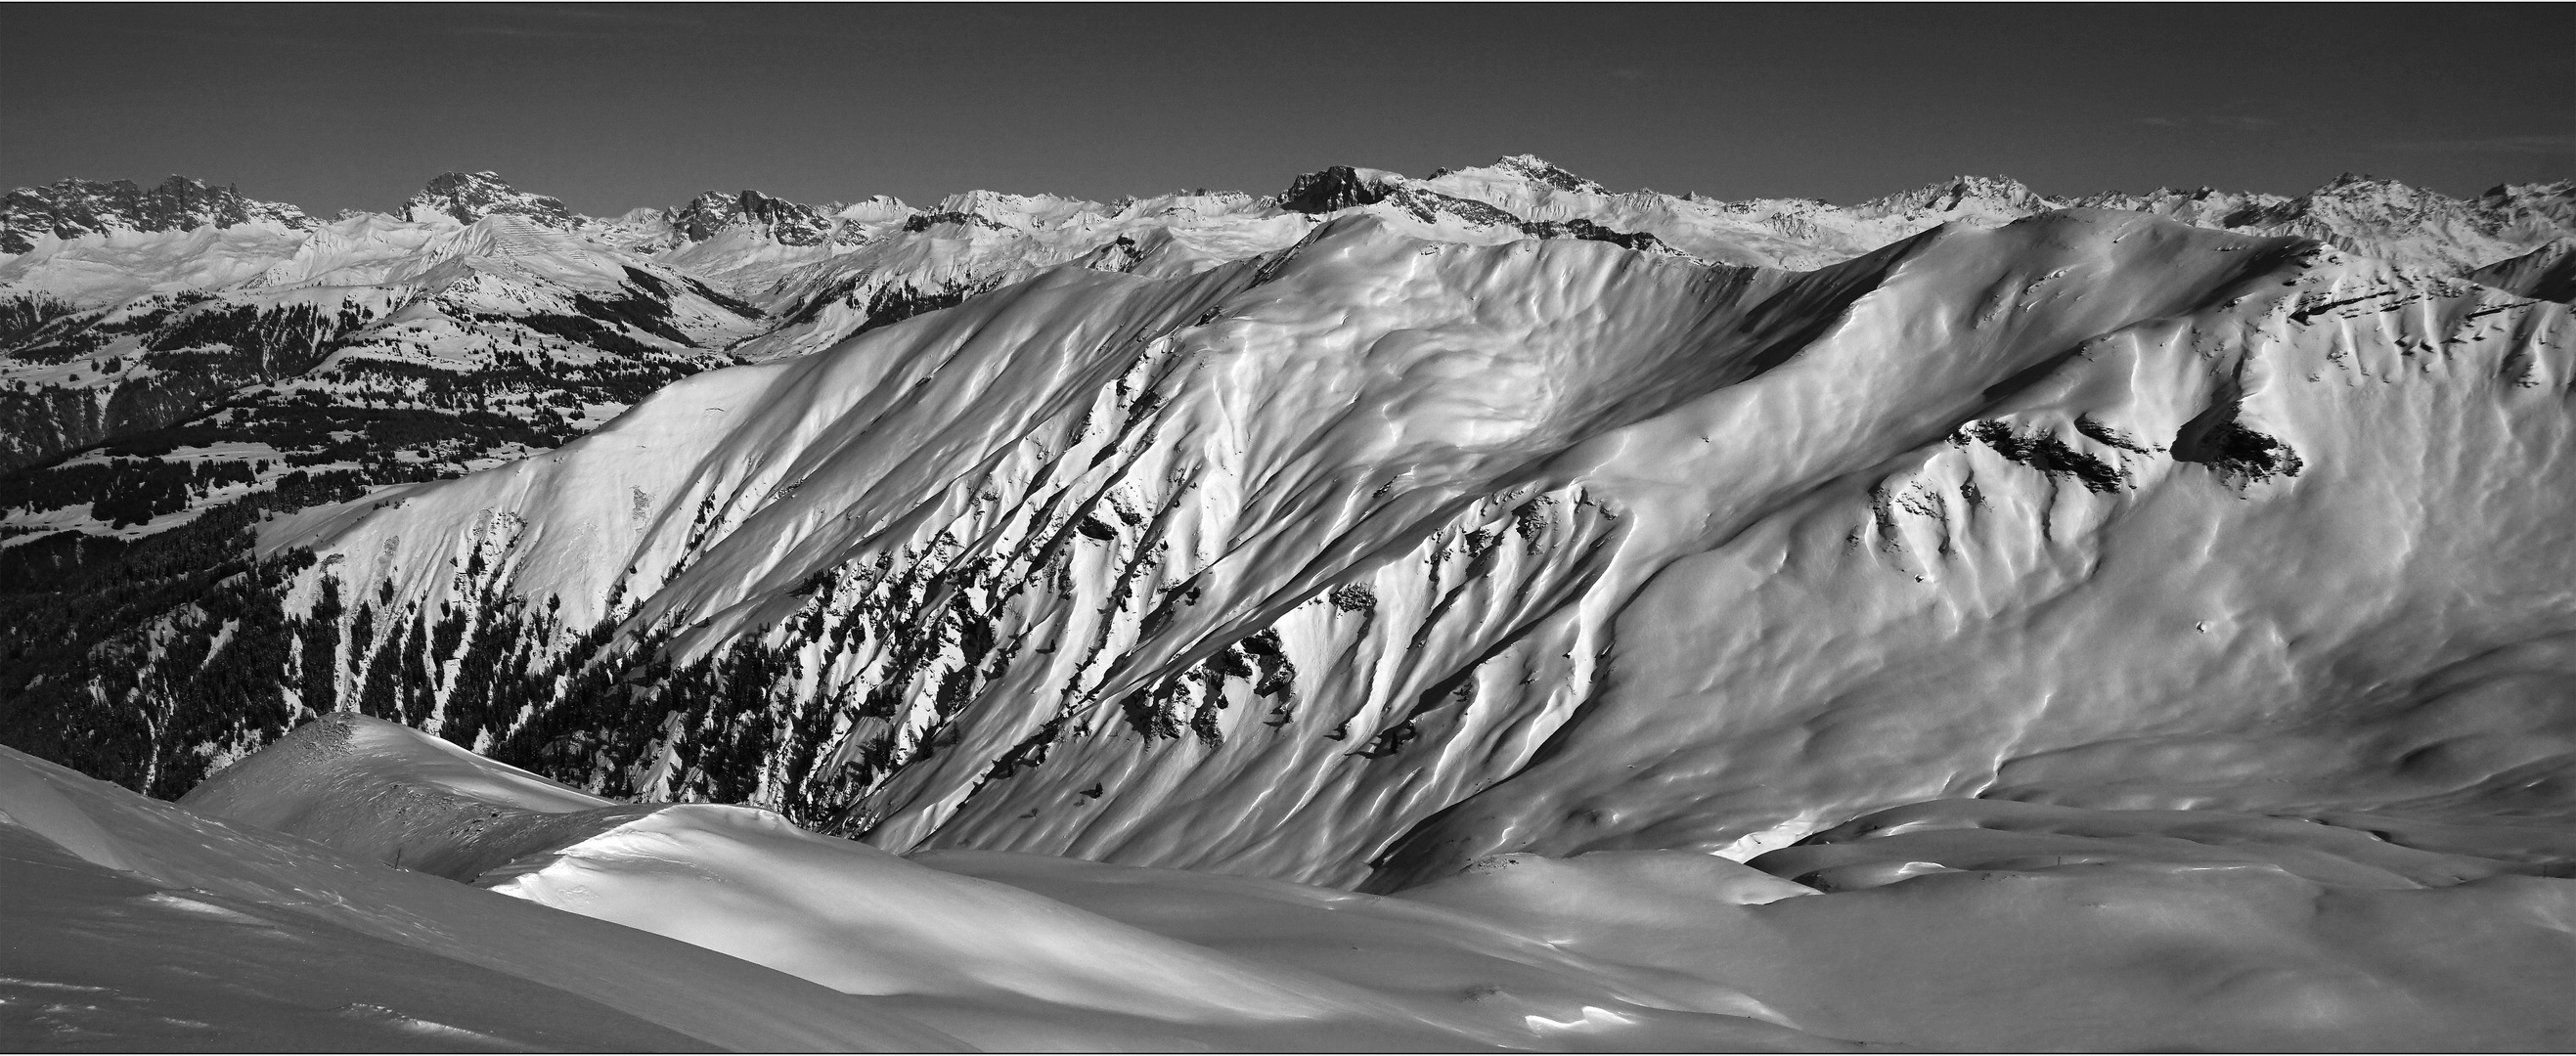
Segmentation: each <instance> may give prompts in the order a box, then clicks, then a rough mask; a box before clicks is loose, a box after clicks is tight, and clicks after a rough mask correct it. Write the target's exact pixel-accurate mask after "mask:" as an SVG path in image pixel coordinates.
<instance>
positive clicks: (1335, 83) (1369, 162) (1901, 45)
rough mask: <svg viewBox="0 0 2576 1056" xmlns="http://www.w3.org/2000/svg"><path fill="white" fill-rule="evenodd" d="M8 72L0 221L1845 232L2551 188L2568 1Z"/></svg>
mask: <svg viewBox="0 0 2576 1056" xmlns="http://www.w3.org/2000/svg"><path fill="white" fill-rule="evenodd" d="M0 38H5V39H7V40H9V41H11V42H12V46H11V47H10V48H9V51H10V55H9V59H8V61H7V62H6V63H0V186H5V187H18V186H27V185H32V184H38V183H47V182H51V181H54V180H57V179H61V178H64V177H82V178H87V179H98V180H111V179H132V180H137V181H143V182H149V181H155V180H158V179H160V178H161V177H162V176H163V175H165V174H169V173H184V174H187V175H190V176H195V177H198V178H200V179H205V180H209V181H212V182H216V183H228V184H233V185H236V186H238V187H240V188H241V190H242V192H243V193H245V194H248V195H251V196H252V197H256V198H265V199H270V200H277V201H286V202H293V203H296V204H298V205H302V206H304V207H306V208H307V209H310V210H314V211H316V212H319V213H322V214H324V215H329V214H332V213H336V212H337V211H339V210H341V209H377V210H382V209H386V208H390V207H392V206H393V205H395V204H397V203H399V202H400V201H402V200H403V199H404V198H406V197H408V196H409V195H410V194H412V193H413V192H415V191H416V190H418V189H419V188H420V186H421V185H422V184H423V183H425V182H427V181H428V179H429V178H430V177H432V176H434V175H436V174H438V173H440V172H445V171H449V170H463V171H475V170H487V169H488V170H492V171H496V172H498V173H500V174H501V176H502V177H503V178H504V179H506V180H508V181H510V182H511V183H512V184H514V185H516V186H518V187H520V188H521V189H524V190H530V191H535V192H538V193H542V194H551V195H554V196H557V197H559V198H562V199H564V200H565V202H567V203H568V204H570V205H571V206H572V207H573V208H574V209H576V210H579V211H582V212H586V213H592V214H613V213H618V212H623V211H625V210H627V209H629V208H633V207H637V206H662V205H673V204H678V203H680V202H684V201H686V200H687V199H688V198H689V197H691V196H692V195H694V194H696V193H698V192H699V191H703V190H709V189H720V190H728V191H730V190H739V189H743V188H756V189H759V190H761V191H763V192H766V193H769V194H773V195H778V196H781V197H786V198H790V199H794V200H799V201H808V202H823V201H848V200H854V199H858V198H863V197H866V196H869V195H874V194H891V195H894V196H897V197H900V198H902V199H904V200H906V201H908V202H913V203H915V204H928V203H930V202H932V201H935V200H937V199H938V198H940V197H942V196H944V195H946V194H950V193H954V192H958V191H964V190H969V189H977V188H981V189H990V190H997V191H1006V192H1013V193H1039V192H1048V193H1056V194H1065V195H1072V196H1078V197H1084V198H1092V199H1100V200H1106V199H1111V198H1115V197H1118V196H1121V195H1147V194H1155V193H1161V192H1166V191H1172V190H1182V189H1189V188H1199V187H1205V188H1211V189H1235V190H1248V191H1254V192H1258V193H1269V192H1273V191H1276V190H1279V189H1281V188H1283V187H1285V186H1286V185H1287V184H1288V182H1289V181H1290V180H1292V179H1293V178H1295V176H1296V175H1297V174H1299V173H1302V172H1308V171H1312V170H1315V169H1319V168H1323V167H1325V166H1328V165H1359V166H1374V167H1377V168H1385V169H1394V170H1398V171H1402V172H1407V173H1411V174H1414V175H1425V174H1427V173H1429V172H1430V171H1431V170H1433V169H1436V168H1440V167H1444V166H1446V167H1451V168H1456V167H1462V166H1467V165H1478V164H1484V163H1486V162H1489V161H1491V160H1493V159H1494V158H1496V157H1499V156H1502V155H1506V154H1518V153H1534V154H1538V155H1540V156H1542V157H1545V158H1547V159H1549V160H1551V161H1554V162H1555V163H1557V164H1558V165H1560V166H1563V167H1565V168H1567V169H1570V170H1572V171H1574V172H1577V173H1580V174H1583V175H1585V176H1589V177H1591V178H1593V179H1596V180H1599V181H1601V182H1603V183H1605V184H1608V185H1609V186H1611V187H1612V188H1614V189H1621V190H1626V189H1633V188H1638V187H1652V188H1654V189H1657V190H1662V191H1667V192H1671V193H1675V194H1679V193H1683V192H1690V191H1697V192H1700V193H1703V194H1710V195H1715V196H1718V197H1721V198H1730V199H1732V198H1751V197H1789V196H1794V197H1811V198H1822V199H1825V200H1827V201H1833V202H1853V201H1859V200H1863V199H1867V198H1872V197H1877V196H1879V195H1883V194H1887V193H1891V192H1894V191H1898V190H1903V189H1906V188H1910V187H1917V186H1921V185H1924V184H1927V183H1931V182H1934V181H1936V180H1940V179H1944V178H1946V177H1949V176H1952V175H1958V174H1968V173H1974V174H2002V175H2009V176H2013V177H2017V178H2019V179H2021V180H2023V181H2024V182H2026V183H2029V184H2031V185H2032V186H2033V187H2036V188H2037V189H2039V190H2040V191H2042V192H2043V193H2049V194H2060V195H2074V194H2084V193H2091V192H2095V191H2105V190H2127V191H2143V190H2147V189H2150V188H2153V187H2156V186H2159V185H2165V186H2178V187H2194V186H2203V185H2208V186H2216V187H2220V188H2225V189H2246V190H2263V191H2274V192H2280V193H2290V194H2295V193H2298V192H2300V191H2304V190H2306V189H2308V188H2311V187H2314V186H2316V185H2318V184H2320V183H2323V182H2325V181H2326V180H2329V179H2331V178H2333V177H2334V176H2336V175H2337V174H2339V173H2343V172H2357V173H2364V174H2370V175H2377V176H2384V177H2391V178H2395V179H2400V180H2404V181H2406V182H2408V183H2412V184H2415V185H2418V186H2425V187H2430V188H2433V189H2435V190H2439V191H2443V192H2446V193H2449V194H2453V195H2461V196H2466V195H2471V194H2475V193H2477V192H2479V191H2481V190H2484V189H2485V188H2487V187H2489V186H2492V185H2494V184H2497V183H2500V182H2508V181H2510V182H2532V181H2536V180H2543V179H2559V178H2566V177H2570V176H2576V58H2571V57H2570V56H2571V55H2576V50H2571V49H2570V48H2569V47H2568V45H2567V41H2569V40H2576V5H2570V4H2554V5H2551V4H2535V5H2528V6H2518V5H2496V4H2478V5H2472V4H2438V5H2425V6H2414V5H2398V4H2387V5H2381V4H2332V5H2328V4H2315V5H2292V6H2281V7H2273V6H2259V5H2217V6H2180V5H2156V6H2125V5H2083V6H2072V5H2070V6H2057V5H2037V4H2034V5H2013V6H2000V7H1978V6H1962V5H1955V4H1943V5H1938V6H1928V5H1927V6H1840V5H1788V6H1781V5H1759V6H1749V5H1748V6H1736V5H1717V4H1700V5H1669V6H1647V7H1630V6H1621V5H1606V4H1605V5H1592V4H1569V5H1560V4H1524V5H1476V4H1452V5H1433V6H1413V7H1408V6H1394V5H1385V4H1366V5H1359V4H1354V5H1316V4H1299V5H1289V6H1264V5H1223V6H1207V7H1201V6H1184V5H1147V6H1116V7H1097V8H1095V7H1072V6H1005V7H982V6H963V5H901V6H865V5H830V6H824V5H814V6H786V7H769V6H760V5H731V6H708V7H700V6H691V5H650V6H637V7H625V6H613V5H601V6H591V5H575V6H559V5H542V4H540V5H509V6H471V5H465V6H438V7H415V6H404V5H365V4H349V5H343V4H314V5H302V6H264V5H244V6H225V5H187V6H175V7H155V6H150V5H125V4H110V5H98V6H89V5H49V4H0Z"/></svg>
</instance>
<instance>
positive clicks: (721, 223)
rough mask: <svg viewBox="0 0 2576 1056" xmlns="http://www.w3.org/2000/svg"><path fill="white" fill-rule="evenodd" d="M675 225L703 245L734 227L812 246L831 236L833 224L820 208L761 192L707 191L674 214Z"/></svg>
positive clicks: (791, 244)
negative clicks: (745, 227) (737, 226)
mask: <svg viewBox="0 0 2576 1056" xmlns="http://www.w3.org/2000/svg"><path fill="white" fill-rule="evenodd" d="M672 224H673V226H675V227H676V228H677V229H678V230H679V232H680V233H681V234H682V235H683V236H685V237H687V238H689V239H690V240H692V241H699V242H703V241H705V240H707V239H710V238H714V237H715V236H716V233H717V232H719V231H722V230H724V229H725V228H728V227H731V226H733V225H735V224H743V225H746V226H748V227H750V228H751V229H752V230H754V231H756V232H758V233H759V234H760V235H761V236H763V237H765V238H767V239H769V240H771V241H773V242H777V243H779V244H781V245H788V246H811V245H817V244H819V243H821V242H822V241H823V240H825V239H827V238H830V237H831V235H832V226H833V225H832V221H831V219H830V218H829V217H827V216H825V215H824V214H823V212H822V211H821V210H819V209H816V208H814V207H813V206H810V205H798V204H797V203H795V202H790V201H786V200H784V199H779V198H772V197H769V196H768V195H765V194H762V193H760V192H759V191H751V190H746V191H743V192H741V193H740V194H725V193H722V192H719V191H708V192H706V193H705V194H701V195H699V196H697V197H696V198H694V199H691V200H690V201H689V204H688V205H686V206H684V207H682V208H681V209H679V210H678V211H677V212H675V213H673V214H672Z"/></svg>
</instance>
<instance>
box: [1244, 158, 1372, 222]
mask: <svg viewBox="0 0 2576 1056" xmlns="http://www.w3.org/2000/svg"><path fill="white" fill-rule="evenodd" d="M1381 177H1382V174H1380V173H1378V172H1377V171H1376V170H1374V169H1372V170H1369V171H1367V172H1365V173H1363V172H1362V171H1361V170H1358V169H1354V168H1352V167H1350V166H1348V165H1335V166H1332V167H1330V168H1325V169H1319V170H1316V171H1314V172H1310V173H1307V174H1305V175H1303V176H1299V177H1297V179H1296V181H1295V182H1292V183H1290V184H1289V185H1288V189H1287V190H1285V191H1281V192H1279V196H1278V197H1277V198H1275V199H1273V200H1274V201H1276V202H1278V203H1279V207H1280V208H1282V209H1286V210H1289V211H1291V212H1298V213H1331V212H1338V211H1340V210H1343V209H1349V208H1353V207H1355V206H1362V205H1374V204H1376V203H1378V202H1382V201H1385V200H1386V196H1387V194H1388V193H1389V192H1390V190H1391V188H1390V187H1389V186H1388V184H1387V181H1386V180H1385V179H1383V178H1381Z"/></svg>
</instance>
